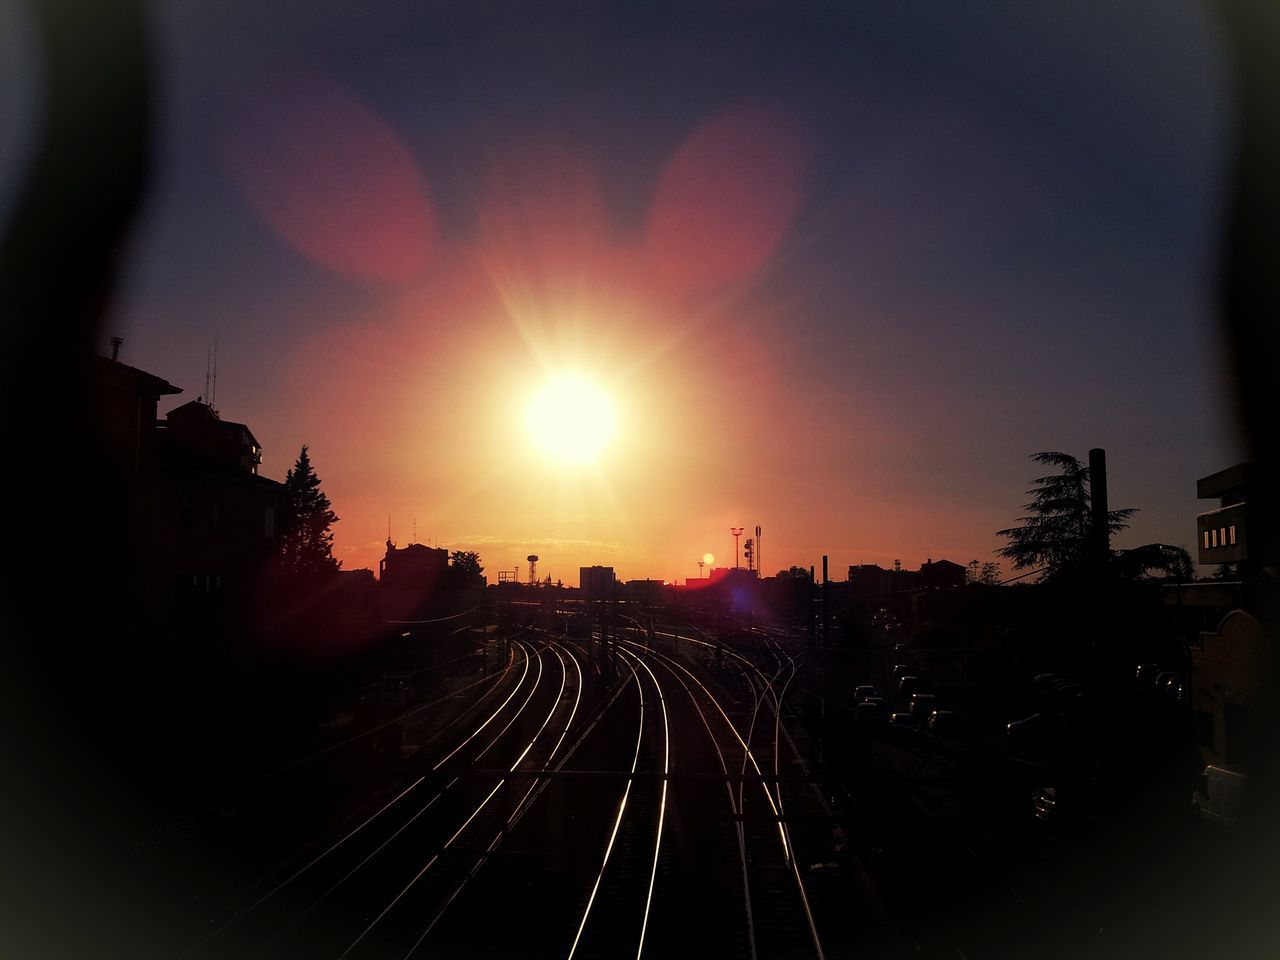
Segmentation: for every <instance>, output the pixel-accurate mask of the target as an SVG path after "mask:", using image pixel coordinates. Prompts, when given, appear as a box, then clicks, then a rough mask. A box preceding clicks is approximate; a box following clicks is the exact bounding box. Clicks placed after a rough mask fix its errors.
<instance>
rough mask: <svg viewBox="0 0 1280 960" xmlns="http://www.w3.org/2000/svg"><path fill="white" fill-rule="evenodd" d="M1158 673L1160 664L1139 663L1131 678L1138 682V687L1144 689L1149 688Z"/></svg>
mask: <svg viewBox="0 0 1280 960" xmlns="http://www.w3.org/2000/svg"><path fill="white" fill-rule="evenodd" d="M1159 673H1160V664H1158V663H1140V664H1138V668H1137V669H1136V670H1135V671H1134V674H1133V678H1134V679H1135V680H1137V681H1138V685H1139V686H1141V687H1143V688H1144V689H1145V688H1147V687H1150V686H1151V685H1152V683H1154V682H1155V679H1156V676H1157V675H1158V674H1159Z"/></svg>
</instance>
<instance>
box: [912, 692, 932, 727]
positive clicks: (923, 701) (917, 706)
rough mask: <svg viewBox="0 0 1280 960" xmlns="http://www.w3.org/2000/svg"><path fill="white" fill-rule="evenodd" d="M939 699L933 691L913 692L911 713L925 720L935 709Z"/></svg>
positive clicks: (920, 719)
mask: <svg viewBox="0 0 1280 960" xmlns="http://www.w3.org/2000/svg"><path fill="white" fill-rule="evenodd" d="M937 699H938V698H937V697H936V696H935V695H934V694H932V693H913V694H912V695H911V715H912V716H913V717H915V718H916V719H917V720H919V721H921V722H923V721H924V720H925V719H927V718H928V716H929V714H930V712H931V711H932V710H933V707H934V703H935V702H936V701H937Z"/></svg>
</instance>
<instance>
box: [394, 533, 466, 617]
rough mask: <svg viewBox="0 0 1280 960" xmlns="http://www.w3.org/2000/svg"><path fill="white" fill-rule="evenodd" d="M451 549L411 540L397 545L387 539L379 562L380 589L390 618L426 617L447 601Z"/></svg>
mask: <svg viewBox="0 0 1280 960" xmlns="http://www.w3.org/2000/svg"><path fill="white" fill-rule="evenodd" d="M448 569H449V551H448V550H444V549H436V548H435V547H428V546H427V545H426V544H422V543H411V544H409V545H408V546H405V547H397V546H396V545H395V544H394V543H392V542H391V540H390V539H388V540H387V553H386V556H385V557H383V558H382V560H381V561H379V563H378V591H379V594H380V596H381V598H382V609H383V612H384V614H385V616H386V618H387V619H388V620H402V619H414V618H418V617H425V616H427V615H429V614H430V613H432V612H433V611H435V610H436V609H437V608H438V607H439V606H440V604H442V603H443V602H444V598H443V596H442V594H443V593H444V590H443V587H444V582H445V575H446V573H447V572H448Z"/></svg>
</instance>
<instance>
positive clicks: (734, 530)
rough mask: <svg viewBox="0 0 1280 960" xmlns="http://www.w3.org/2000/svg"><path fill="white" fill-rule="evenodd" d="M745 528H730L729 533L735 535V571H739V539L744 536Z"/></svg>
mask: <svg viewBox="0 0 1280 960" xmlns="http://www.w3.org/2000/svg"><path fill="white" fill-rule="evenodd" d="M743 529H744V528H743V527H730V528H729V532H730V533H731V534H733V569H735V570H737V569H738V538H739V537H740V536H742V531H743Z"/></svg>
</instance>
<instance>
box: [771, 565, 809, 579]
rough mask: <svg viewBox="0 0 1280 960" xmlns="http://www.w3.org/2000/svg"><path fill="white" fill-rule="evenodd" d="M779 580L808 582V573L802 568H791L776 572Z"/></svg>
mask: <svg viewBox="0 0 1280 960" xmlns="http://www.w3.org/2000/svg"><path fill="white" fill-rule="evenodd" d="M778 579H779V580H808V579H809V571H808V570H806V569H805V568H804V567H791V568H790V569H787V570H779V571H778Z"/></svg>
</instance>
